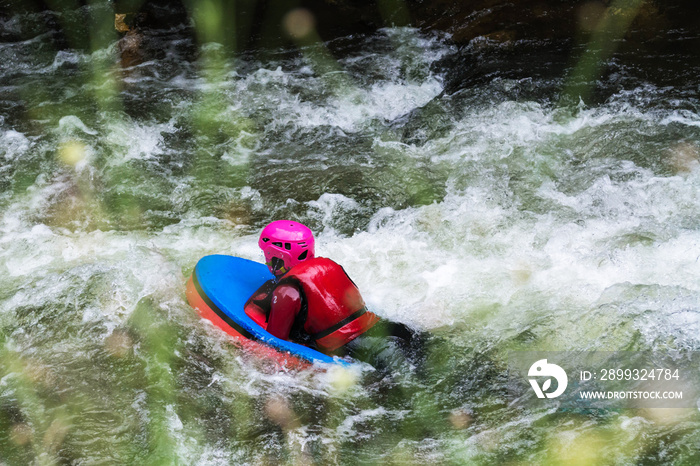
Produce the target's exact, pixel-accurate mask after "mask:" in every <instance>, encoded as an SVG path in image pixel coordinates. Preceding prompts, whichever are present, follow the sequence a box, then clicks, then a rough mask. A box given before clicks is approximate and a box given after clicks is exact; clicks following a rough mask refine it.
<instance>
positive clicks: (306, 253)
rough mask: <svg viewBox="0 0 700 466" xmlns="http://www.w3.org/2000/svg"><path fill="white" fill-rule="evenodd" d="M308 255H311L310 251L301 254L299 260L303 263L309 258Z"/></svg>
mask: <svg viewBox="0 0 700 466" xmlns="http://www.w3.org/2000/svg"><path fill="white" fill-rule="evenodd" d="M308 255H309V251H304V252H302V253H301V254H299V257H298V260H300V261H303V260H304V259H306V256H308Z"/></svg>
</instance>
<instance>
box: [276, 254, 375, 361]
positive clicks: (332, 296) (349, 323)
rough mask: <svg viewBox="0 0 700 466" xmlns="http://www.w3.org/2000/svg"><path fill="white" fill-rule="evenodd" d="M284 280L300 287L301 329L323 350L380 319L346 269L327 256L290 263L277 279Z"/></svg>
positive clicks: (354, 334)
mask: <svg viewBox="0 0 700 466" xmlns="http://www.w3.org/2000/svg"><path fill="white" fill-rule="evenodd" d="M285 283H290V284H295V285H297V287H298V288H299V289H300V290H301V293H302V295H303V298H304V299H305V300H306V305H307V306H306V307H307V315H306V319H305V321H304V323H303V327H304V331H305V332H306V333H308V334H309V335H310V336H311V338H312V339H313V340H314V341H315V342H316V345H318V347H319V349H321V350H322V351H325V352H332V351H334V350H336V349H338V348H340V347H341V346H343V345H345V344H346V343H348V342H350V341H351V340H353V339H355V338H357V337H358V336H360V335H362V334H363V333H365V332H366V331H367V330H369V329H370V328H371V327H372V326H373V325H374V324H376V323H377V322H378V321H379V317H377V316H376V315H374V314H373V313H372V312H369V311H368V310H367V308H366V307H365V301H364V300H363V299H362V296H361V295H360V290H358V289H357V286H356V285H355V283H353V281H352V280H351V279H350V277H348V275H347V274H346V273H345V270H343V268H342V267H341V266H340V265H338V264H336V263H335V262H333V261H332V260H330V259H326V258H325V257H316V258H314V259H309V260H307V261H304V262H302V263H301V264H298V265H296V266H294V267H292V269H291V270H290V271H289V272H287V274H285V275H284V277H283V278H282V280H280V285H281V284H285Z"/></svg>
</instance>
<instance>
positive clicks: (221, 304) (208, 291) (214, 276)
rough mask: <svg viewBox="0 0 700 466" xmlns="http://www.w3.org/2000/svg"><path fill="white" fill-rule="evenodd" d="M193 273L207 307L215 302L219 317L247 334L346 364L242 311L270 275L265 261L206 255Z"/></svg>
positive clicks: (310, 358)
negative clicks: (269, 329) (289, 338)
mask: <svg viewBox="0 0 700 466" xmlns="http://www.w3.org/2000/svg"><path fill="white" fill-rule="evenodd" d="M192 277H193V279H194V280H193V281H194V282H195V287H196V288H197V291H198V292H199V294H200V296H201V297H202V299H204V300H205V301H208V302H207V304H209V306H210V307H212V306H211V305H212V304H213V305H214V306H216V308H217V309H218V310H219V311H220V312H221V313H223V314H225V317H227V318H224V317H222V316H221V315H220V317H222V318H223V319H224V320H225V321H227V323H228V324H229V325H231V326H232V327H233V328H234V329H235V330H236V331H238V332H239V333H241V334H242V335H243V336H245V337H246V338H249V339H250V340H255V341H258V342H260V343H263V344H265V345H267V346H270V347H272V348H275V349H276V350H278V351H287V352H289V353H291V354H292V355H294V356H297V357H299V358H301V359H304V360H306V361H309V362H312V363H315V362H323V363H330V364H343V365H345V364H347V362H345V361H343V360H341V359H337V358H332V357H330V356H327V355H325V354H323V353H321V352H319V351H316V350H313V349H311V348H309V347H307V346H304V345H300V344H297V343H292V342H291V341H286V340H282V339H280V338H277V337H274V336H273V335H272V334H270V333H268V332H267V331H265V330H264V329H263V328H262V327H260V326H259V325H258V324H257V323H255V321H254V320H253V319H251V318H250V316H248V315H247V314H246V313H245V312H244V311H243V308H244V305H245V303H246V301H248V298H250V296H251V295H252V294H253V293H254V292H255V291H256V290H257V289H258V288H260V287H261V286H262V285H263V283H265V282H266V281H268V280H271V279H272V278H273V276H272V274H271V273H270V271H269V270H268V268H267V266H266V265H265V264H261V263H259V262H253V261H250V260H248V259H242V258H240V257H234V256H223V255H211V256H205V257H203V258H201V259H200V260H199V262H197V265H196V266H195V269H194V273H193V274H192ZM212 310H214V312H216V310H215V309H213V308H212ZM217 314H218V312H217Z"/></svg>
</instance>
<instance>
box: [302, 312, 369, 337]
mask: <svg viewBox="0 0 700 466" xmlns="http://www.w3.org/2000/svg"><path fill="white" fill-rule="evenodd" d="M365 312H367V307H363V308H362V309H360V310H358V311H355V312H353V313H352V314H350V315H349V316H347V317H346V318H345V319H343V320H341V321H340V322H338V323H337V324H335V325H333V326H331V327H330V328H327V329H326V330H323V331H321V332H318V333H315V334H313V335H311V338H313V339H314V340H320V339H321V338H323V337H327V336H328V335H330V334H331V333H333V332H335V331H336V330H339V329H341V328H343V327H345V326H346V325H347V324H349V323H350V322H352V321H353V320H355V319H359V318H360V317H362V315H363V314H364V313H365Z"/></svg>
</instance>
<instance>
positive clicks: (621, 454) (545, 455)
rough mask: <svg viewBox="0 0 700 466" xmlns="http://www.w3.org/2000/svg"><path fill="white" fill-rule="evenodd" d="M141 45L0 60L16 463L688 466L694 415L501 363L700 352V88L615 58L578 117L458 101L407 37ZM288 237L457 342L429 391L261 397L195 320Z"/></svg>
mask: <svg viewBox="0 0 700 466" xmlns="http://www.w3.org/2000/svg"><path fill="white" fill-rule="evenodd" d="M40 20H41V18H39V19H37V18H36V17H34V16H31V15H29V16H26V17H20V16H16V17H12V18H8V19H4V20H2V21H3V23H2V27H3V28H5V29H6V31H11V32H12V31H14V30H20V29H21V28H22V27H27V26H26V24H27V23H32V24H33V22H37V21H40ZM151 35H152V37H150V40H151V41H153V42H152V43H156V44H157V46H154V48H157V49H158V52H159V53H157V54H155V55H154V56H153V57H152V58H151V59H149V60H146V61H144V62H142V63H140V64H138V65H134V66H132V67H130V68H127V69H126V70H122V69H119V68H118V67H117V66H116V65H115V63H116V62H117V45H116V44H115V43H112V44H111V45H108V46H105V47H101V48H97V49H96V51H94V52H88V51H85V50H77V49H72V48H63V49H62V50H57V49H56V48H55V47H54V46H53V43H54V42H53V38H52V35H51V33H44V34H38V35H36V36H35V37H33V38H30V39H26V40H23V41H10V42H5V43H2V44H0V109H1V112H2V113H0V187H1V190H0V271H1V273H0V344H1V346H0V352H1V353H2V360H1V361H0V445H2V446H1V447H0V462H6V463H7V464H27V463H31V462H35V463H42V464H43V463H53V462H65V463H71V464H135V463H138V464H153V463H154V462H163V463H167V464H175V463H180V464H195V463H196V464H247V463H249V464H259V463H266V462H269V463H276V462H280V461H281V462H289V463H297V462H298V463H309V462H314V461H315V462H317V463H318V464H334V463H344V464H347V463H366V462H370V463H372V462H377V463H385V462H392V461H393V462H396V463H402V464H403V463H406V464H410V463H413V462H415V463H426V462H432V463H450V462H453V463H465V462H475V463H480V464H490V463H494V464H496V463H503V462H513V463H520V462H521V463H533V462H550V463H553V464H554V463H560V462H561V463H564V462H570V461H580V462H582V463H580V464H584V463H587V462H610V463H617V464H633V463H668V464H671V463H673V464H691V463H693V462H696V461H697V460H698V445H700V416H699V415H698V412H697V410H696V409H689V410H673V412H672V413H670V414H669V413H668V412H662V413H661V414H659V413H650V412H642V411H634V410H628V411H625V410H623V411H612V412H594V413H588V412H562V411H557V410H556V409H554V410H553V409H551V408H547V409H545V408H542V409H539V410H538V409H536V408H532V407H531V408H528V409H524V408H517V409H516V408H514V407H512V406H510V405H509V400H508V399H507V397H506V393H505V388H504V387H505V383H506V381H505V379H506V375H505V372H506V358H507V353H508V352H509V351H513V350H559V351H589V350H611V351H612V350H648V349H651V350H655V351H660V352H663V351H667V350H669V349H674V350H677V351H697V350H700V310H699V309H700V220H699V219H700V168H699V167H698V165H699V164H698V154H699V152H700V102H699V101H698V98H697V92H698V90H699V89H698V81H697V79H696V78H697V64H696V65H695V66H696V67H695V68H693V69H694V70H695V72H692V69H691V71H687V70H686V71H687V72H688V73H689V76H691V77H695V80H694V81H693V80H692V79H691V80H690V81H687V82H685V83H676V84H674V85H660V84H655V83H653V82H649V81H646V80H644V79H642V78H640V77H639V73H637V71H638V70H637V69H635V68H634V67H633V66H629V67H627V66H626V65H625V63H624V60H620V59H619V58H618V59H617V60H618V61H613V63H612V65H611V66H612V67H613V71H612V72H611V73H610V74H609V75H607V77H606V78H605V79H606V80H607V81H605V82H598V83H592V85H598V86H603V87H604V86H607V87H606V89H607V91H606V92H607V94H606V95H605V96H604V97H603V98H599V99H597V100H595V101H594V102H595V103H592V104H588V105H586V104H583V103H581V104H579V105H578V106H577V105H573V106H572V105H568V106H563V105H560V102H561V96H560V93H559V90H560V89H562V88H563V87H564V86H565V80H566V78H565V77H561V76H555V77H552V76H539V77H538V76H534V77H523V78H507V77H502V76H499V75H497V74H496V75H494V76H492V78H491V79H488V80H485V81H482V82H481V83H480V84H478V85H474V86H464V87H462V88H461V89H459V90H457V91H454V92H453V91H450V92H443V91H444V90H445V89H446V80H447V79H449V76H448V75H449V73H447V72H445V71H444V66H438V65H439V63H443V62H444V60H445V59H446V58H449V57H450V56H453V55H454V54H455V53H456V52H457V50H456V48H455V47H454V46H452V45H450V42H449V38H445V37H441V36H439V35H427V34H424V33H421V32H419V31H416V30H413V29H387V30H383V31H380V32H379V33H377V34H375V35H372V36H366V37H350V38H344V39H338V40H335V41H333V42H331V43H328V44H325V46H326V49H325V50H324V47H320V48H319V47H308V48H306V49H304V50H303V51H302V53H296V52H290V51H268V53H267V54H266V57H265V58H264V59H262V58H259V57H257V56H256V55H250V56H239V57H237V58H235V59H228V58H222V57H223V55H222V54H221V53H220V52H221V51H220V50H219V49H220V48H219V47H218V46H217V45H216V44H206V45H204V46H203V47H201V50H198V46H196V45H195V44H194V43H193V42H191V41H190V39H186V38H183V37H186V35H185V34H183V33H182V30H178V29H174V30H170V31H151ZM477 46H479V44H476V45H474V47H477ZM535 46H537V44H535ZM539 46H541V47H542V48H547V47H552V45H551V44H547V43H543V44H540V45H539ZM328 50H332V51H333V54H334V55H331V54H330V53H329V52H328ZM333 56H335V59H333ZM338 57H340V58H338ZM484 57H486V58H484ZM482 59H488V54H485V55H484V56H482ZM279 218H291V219H295V220H299V221H302V222H304V223H306V224H308V225H309V226H311V227H312V229H313V230H314V231H315V232H317V233H318V246H317V250H318V252H319V254H320V255H323V256H327V257H331V258H333V259H334V260H336V261H337V262H339V263H341V264H342V265H343V266H344V267H345V269H346V270H347V271H348V273H349V274H350V276H351V277H353V279H354V280H355V281H356V282H357V284H358V285H359V287H360V289H361V290H362V293H363V295H364V297H365V300H366V301H367V302H368V304H369V306H370V307H371V308H372V309H373V310H374V311H375V312H376V313H377V314H379V315H380V316H382V317H385V318H390V319H393V320H396V321H401V322H405V323H407V324H409V325H411V326H413V327H416V328H420V329H423V330H427V331H429V332H430V333H432V334H433V335H436V336H437V337H438V338H439V339H440V340H441V341H442V343H441V344H442V346H441V348H442V349H441V350H440V354H434V355H433V356H432V358H431V359H430V364H431V366H433V367H434V371H433V372H432V373H431V375H430V376H426V377H420V376H416V375H412V374H393V375H387V376H383V377H378V376H374V377H373V376H372V374H371V372H372V371H371V370H370V369H369V368H364V369H362V370H358V371H355V372H352V373H340V372H337V371H331V372H325V371H323V370H317V369H310V370H308V371H302V372H301V373H298V372H275V371H270V370H269V368H267V367H266V366H265V365H264V364H260V363H258V362H256V361H251V360H250V359H249V358H246V357H245V355H244V354H243V353H241V350H240V349H238V348H237V347H236V346H235V345H234V344H232V342H231V341H230V340H229V339H228V338H227V337H226V336H225V335H224V334H223V333H222V332H220V331H218V330H216V329H215V328H213V327H212V326H211V325H209V324H208V323H207V322H205V321H202V320H200V319H199V318H198V317H197V316H196V315H195V313H194V312H193V311H192V310H191V309H190V307H189V306H188V304H187V302H186V300H185V297H184V287H185V280H186V278H187V277H188V276H189V274H190V273H191V272H192V270H193V267H194V265H195V263H196V262H197V260H198V259H199V258H201V257H202V256H204V255H207V254H214V253H220V254H231V255H236V256H242V257H246V258H250V259H254V260H259V261H261V260H262V255H261V254H260V253H259V251H258V249H257V246H256V238H257V237H256V235H257V233H258V232H259V231H260V229H261V228H262V226H263V225H264V224H265V223H266V222H268V221H271V220H274V219H279ZM696 369H697V368H696Z"/></svg>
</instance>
